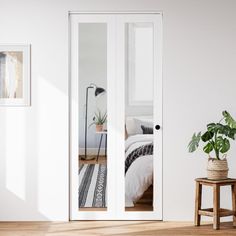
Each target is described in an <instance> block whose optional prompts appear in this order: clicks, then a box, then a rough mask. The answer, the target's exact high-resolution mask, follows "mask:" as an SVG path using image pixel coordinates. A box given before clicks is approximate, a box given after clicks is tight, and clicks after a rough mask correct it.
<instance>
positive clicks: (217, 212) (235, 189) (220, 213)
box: [194, 178, 236, 229]
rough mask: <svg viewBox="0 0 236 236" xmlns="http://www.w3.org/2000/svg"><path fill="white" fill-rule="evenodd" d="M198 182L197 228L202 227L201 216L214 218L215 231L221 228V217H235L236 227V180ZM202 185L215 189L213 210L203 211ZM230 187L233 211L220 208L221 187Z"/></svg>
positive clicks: (200, 179) (196, 203)
mask: <svg viewBox="0 0 236 236" xmlns="http://www.w3.org/2000/svg"><path fill="white" fill-rule="evenodd" d="M195 181H196V198H195V219H194V224H195V226H200V223H201V215H203V216H211V217H213V229H219V228H220V217H224V216H233V225H234V226H236V179H224V180H210V179H207V178H198V179H195ZM202 185H206V186H211V187H213V208H207V209H201V203H202ZM226 185H230V186H231V190H232V206H233V207H232V208H233V209H232V210H228V209H222V208H220V186H226Z"/></svg>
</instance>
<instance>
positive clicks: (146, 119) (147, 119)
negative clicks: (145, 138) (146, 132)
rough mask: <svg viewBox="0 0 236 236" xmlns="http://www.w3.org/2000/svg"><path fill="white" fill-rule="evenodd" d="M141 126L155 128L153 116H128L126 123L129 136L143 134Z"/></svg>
mask: <svg viewBox="0 0 236 236" xmlns="http://www.w3.org/2000/svg"><path fill="white" fill-rule="evenodd" d="M141 125H144V126H147V127H153V117H152V116H133V117H132V116H127V117H126V121H125V126H126V131H127V134H128V136H130V135H135V134H142V133H143V131H142V129H141Z"/></svg>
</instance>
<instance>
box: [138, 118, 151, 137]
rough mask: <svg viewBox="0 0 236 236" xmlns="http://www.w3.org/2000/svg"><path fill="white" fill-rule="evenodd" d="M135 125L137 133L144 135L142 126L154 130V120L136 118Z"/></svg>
mask: <svg viewBox="0 0 236 236" xmlns="http://www.w3.org/2000/svg"><path fill="white" fill-rule="evenodd" d="M134 121H135V125H136V133H137V134H142V133H143V130H142V128H141V125H143V126H145V127H149V128H153V120H152V119H140V118H134Z"/></svg>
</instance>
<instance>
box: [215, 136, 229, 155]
mask: <svg viewBox="0 0 236 236" xmlns="http://www.w3.org/2000/svg"><path fill="white" fill-rule="evenodd" d="M215 148H216V149H217V150H218V151H220V152H221V153H226V152H227V151H229V149H230V142H229V140H228V139H227V138H223V137H222V136H219V137H217V139H216V142H215Z"/></svg>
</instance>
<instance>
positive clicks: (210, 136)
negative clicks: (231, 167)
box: [188, 111, 236, 179]
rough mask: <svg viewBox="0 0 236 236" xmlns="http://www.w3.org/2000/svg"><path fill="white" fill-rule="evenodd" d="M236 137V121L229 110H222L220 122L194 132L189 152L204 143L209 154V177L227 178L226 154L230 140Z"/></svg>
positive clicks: (204, 147) (205, 150)
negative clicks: (202, 130) (201, 130)
mask: <svg viewBox="0 0 236 236" xmlns="http://www.w3.org/2000/svg"><path fill="white" fill-rule="evenodd" d="M235 137H236V121H235V120H234V119H233V117H232V116H231V115H230V113H229V112H227V111H223V112H222V119H221V120H220V121H219V122H217V123H210V124H208V125H207V129H206V130H205V131H204V132H203V133H202V132H199V133H197V134H196V133H194V134H193V136H192V139H191V141H190V143H189V145H188V149H189V152H194V151H195V150H197V148H198V147H199V144H200V142H203V143H204V146H203V151H204V152H205V153H207V154H208V156H209V161H208V168H207V171H208V178H210V179H224V178H227V176H228V163H227V159H226V154H227V152H228V151H229V149H230V140H235ZM212 153H213V154H212ZM210 155H211V157H210Z"/></svg>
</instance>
